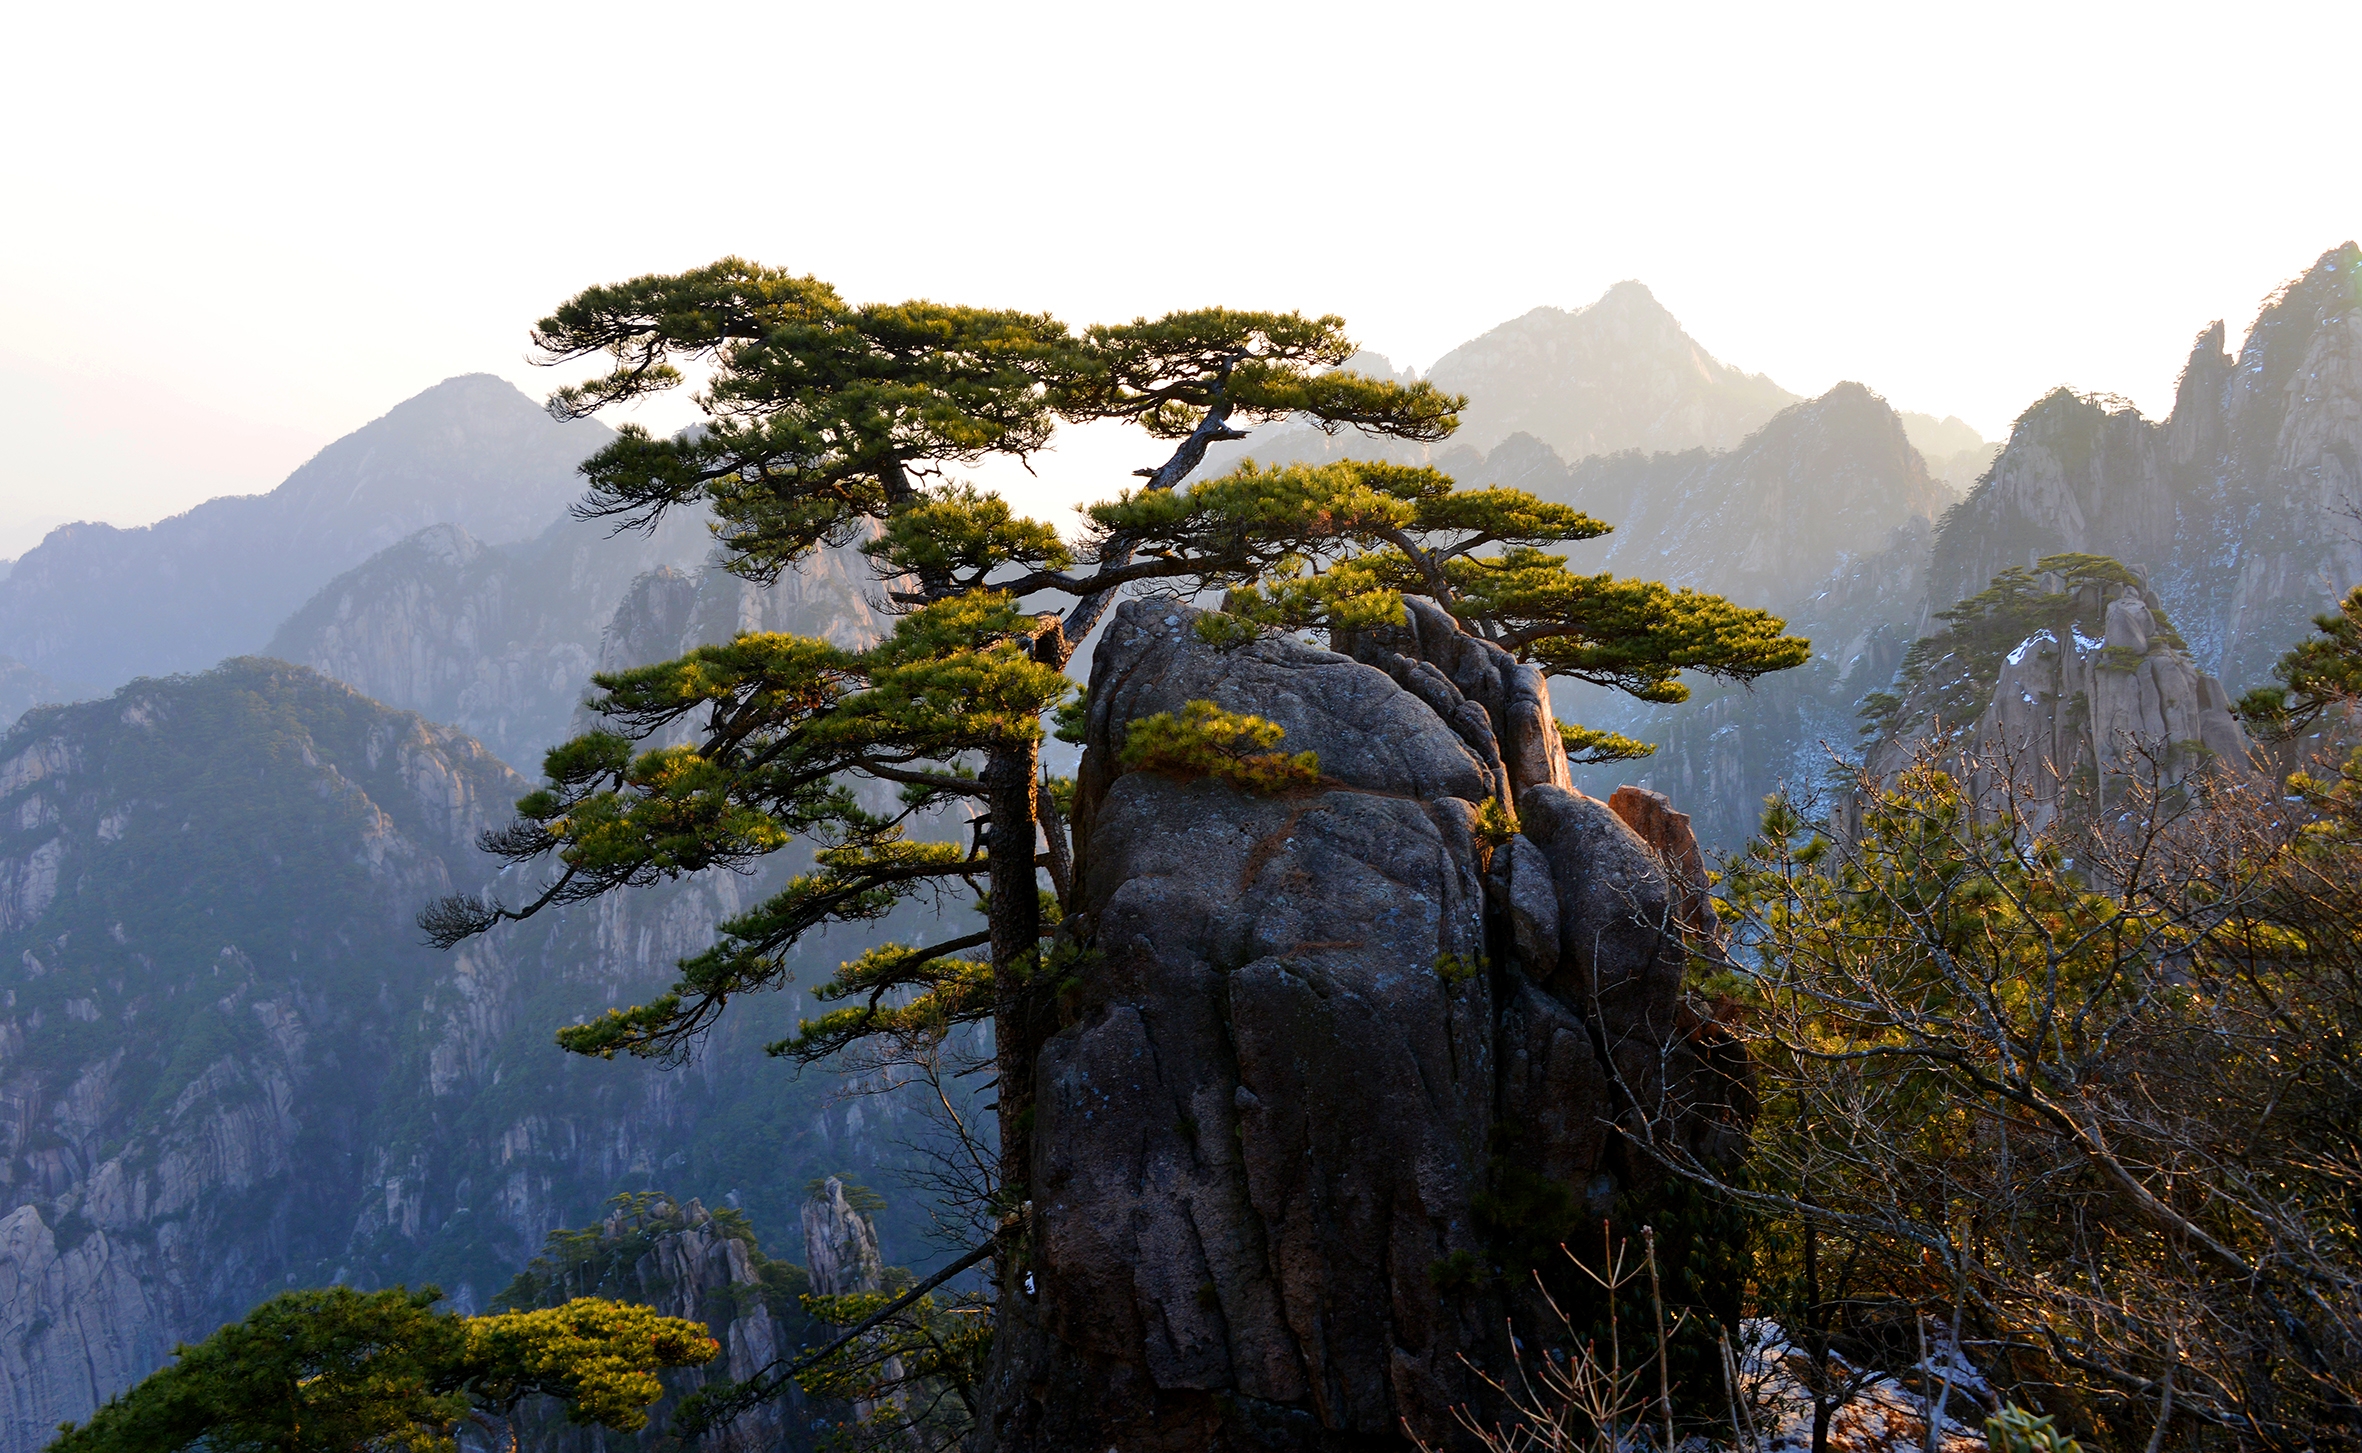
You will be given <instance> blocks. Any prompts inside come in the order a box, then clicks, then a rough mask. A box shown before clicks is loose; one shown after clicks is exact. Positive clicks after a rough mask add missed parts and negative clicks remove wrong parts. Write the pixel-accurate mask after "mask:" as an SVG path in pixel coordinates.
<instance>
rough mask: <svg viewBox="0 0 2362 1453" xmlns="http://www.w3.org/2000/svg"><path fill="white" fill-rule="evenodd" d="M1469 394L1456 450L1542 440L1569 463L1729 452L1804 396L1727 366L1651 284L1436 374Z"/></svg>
mask: <svg viewBox="0 0 2362 1453" xmlns="http://www.w3.org/2000/svg"><path fill="white" fill-rule="evenodd" d="M1427 377H1428V380H1429V381H1430V382H1432V383H1433V384H1435V385H1436V387H1438V388H1442V389H1448V390H1450V391H1452V392H1454V393H1464V394H1466V395H1468V408H1467V410H1466V412H1464V413H1463V414H1462V415H1461V425H1460V432H1459V434H1458V435H1456V436H1455V442H1457V443H1461V444H1465V445H1467V446H1468V447H1470V448H1473V449H1479V450H1489V449H1491V448H1492V447H1493V446H1494V445H1496V444H1498V443H1500V442H1501V441H1502V440H1503V439H1506V438H1508V437H1509V436H1510V435H1511V434H1517V433H1525V434H1531V435H1533V436H1534V437H1535V438H1537V439H1539V440H1541V441H1542V442H1543V443H1545V444H1548V445H1549V446H1550V447H1551V448H1553V449H1555V450H1557V451H1558V453H1559V456H1560V457H1561V458H1565V459H1581V458H1583V457H1585V456H1587V455H1592V454H1613V453H1616V452H1618V451H1620V450H1625V449H1639V450H1644V451H1653V450H1677V449H1687V448H1694V447H1704V448H1708V449H1728V448H1731V447H1732V446H1734V445H1736V444H1737V443H1738V442H1739V441H1740V440H1742V439H1744V438H1745V437H1746V436H1747V435H1748V434H1749V433H1751V432H1753V431H1754V430H1755V429H1756V428H1757V427H1758V426H1760V425H1761V424H1763V423H1764V422H1765V421H1766V420H1768V419H1770V418H1771V416H1772V415H1774V414H1776V413H1778V412H1779V411H1780V410H1782V409H1784V408H1787V407H1788V406H1789V405H1790V404H1793V403H1796V402H1798V399H1797V396H1796V395H1795V394H1792V393H1790V392H1788V391H1787V390H1786V389H1784V388H1781V387H1780V386H1779V385H1778V384H1776V383H1773V382H1772V381H1771V380H1770V379H1768V378H1766V377H1764V376H1763V375H1762V374H1759V373H1746V372H1743V371H1741V370H1739V369H1736V368H1733V367H1731V366H1730V365H1728V364H1726V363H1723V362H1720V361H1719V360H1717V359H1716V358H1715V357H1714V356H1713V355H1712V354H1710V353H1708V352H1707V351H1706V350H1705V349H1704V348H1703V347H1701V346H1699V344H1698V342H1697V340H1695V339H1693V338H1691V337H1690V336H1689V334H1688V333H1687V332H1685V331H1684V330H1683V329H1682V326H1681V324H1680V323H1679V322H1678V321H1677V320H1676V319H1675V318H1674V316H1673V315H1672V314H1671V313H1670V312H1668V311H1666V309H1665V306H1664V305H1663V304H1662V303H1660V302H1658V301H1657V298H1656V295H1655V294H1654V293H1651V292H1650V291H1649V290H1648V288H1647V287H1646V286H1644V285H1643V284H1641V283H1638V282H1633V281H1626V282H1620V283H1617V284H1616V285H1615V286H1614V287H1612V288H1609V289H1608V290H1607V292H1606V293H1605V294H1604V295H1602V296H1601V297H1600V299H1599V300H1598V301H1597V302H1595V303H1592V304H1591V305H1589V306H1588V307H1582V308H1576V309H1573V310H1572V311H1569V310H1567V309H1564V308H1547V307H1545V308H1536V309H1534V310H1533V311H1532V312H1530V313H1527V314H1525V315H1524V316H1523V317H1519V318H1514V319H1511V320H1510V321H1509V322H1506V323H1503V324H1501V325H1500V326H1499V327H1497V328H1494V329H1491V330H1490V331H1488V332H1485V333H1483V334H1480V335H1479V336H1477V337H1475V338H1472V339H1470V340H1469V341H1468V342H1466V343H1463V344H1461V345H1460V346H1459V347H1457V348H1455V349H1453V350H1452V351H1451V352H1449V353H1447V354H1445V355H1444V356H1443V357H1441V358H1439V359H1437V360H1436V362H1435V366H1434V367H1433V368H1431V369H1429V370H1428V371H1427Z"/></svg>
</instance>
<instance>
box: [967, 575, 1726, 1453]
mask: <svg viewBox="0 0 2362 1453" xmlns="http://www.w3.org/2000/svg"><path fill="white" fill-rule="evenodd" d="M1194 614H1195V613H1194V612H1192V611H1190V610H1188V609H1186V608H1181V607H1172V606H1167V605H1163V604H1159V603H1156V602H1153V601H1134V602H1130V603H1128V604H1126V605H1125V606H1123V607H1122V608H1121V609H1120V610H1119V611H1118V612H1117V613H1116V615H1115V618H1114V620H1113V621H1112V622H1111V624H1110V626H1109V627H1108V632H1107V635H1106V637H1105V639H1104V640H1103V641H1102V643H1101V645H1100V648H1099V651H1098V653H1097V656H1096V658H1095V660H1094V663H1093V668H1092V681H1091V709H1090V722H1089V744H1088V746H1087V748H1086V751H1085V755H1084V761H1083V769H1082V776H1081V778H1080V779H1079V784H1080V785H1079V788H1078V792H1077V802H1076V835H1077V842H1078V844H1079V845H1080V849H1081V851H1080V862H1079V865H1078V874H1079V882H1080V889H1079V900H1078V915H1077V918H1076V920H1075V922H1076V924H1077V926H1078V930H1079V936H1080V938H1081V939H1082V940H1083V941H1084V942H1085V943H1087V946H1088V948H1089V949H1090V950H1091V951H1093V952H1095V953H1096V954H1097V955H1099V956H1100V957H1099V961H1098V963H1097V964H1096V966H1095V968H1094V971H1093V972H1092V973H1091V974H1090V975H1089V976H1087V977H1086V978H1085V979H1084V980H1083V982H1082V987H1081V988H1080V990H1079V994H1080V999H1079V1001H1078V1002H1076V1003H1073V1004H1072V1005H1070V1006H1068V1008H1067V1011H1066V1015H1065V1022H1064V1027H1063V1028H1062V1029H1060V1030H1059V1031H1058V1032H1057V1033H1056V1034H1055V1035H1054V1036H1053V1037H1052V1038H1051V1039H1050V1040H1049V1042H1048V1044H1047V1047H1046V1048H1045V1049H1044V1051H1043V1053H1042V1056H1041V1059H1040V1067H1039V1074H1038V1076H1037V1079H1036V1086H1035V1089H1036V1095H1037V1102H1036V1117H1037V1118H1036V1127H1037V1128H1036V1131H1035V1140H1034V1147H1035V1155H1036V1157H1037V1166H1038V1170H1037V1179H1038V1184H1037V1185H1036V1186H1035V1187H1034V1188H1033V1206H1032V1221H1031V1230H1032V1233H1033V1241H1032V1259H1031V1261H1030V1262H1029V1263H1028V1265H1027V1267H1026V1271H1027V1272H1028V1274H1030V1275H1031V1277H1032V1278H1033V1281H1032V1283H1031V1285H1032V1286H1033V1288H1034V1289H1035V1292H1036V1295H1035V1296H1034V1297H1033V1298H1031V1299H1027V1298H1025V1297H1023V1296H1018V1297H1014V1298H1011V1299H1009V1301H1008V1302H1006V1303H1004V1316H1005V1317H1007V1318H1008V1319H1009V1332H1008V1334H1007V1335H1006V1336H1005V1337H1004V1338H1003V1339H1002V1343H1001V1345H1000V1347H999V1349H998V1350H997V1352H996V1356H997V1358H998V1362H997V1363H996V1366H995V1369H994V1371H993V1378H992V1384H991V1388H990V1392H989V1401H990V1403H991V1406H992V1420H991V1424H990V1426H989V1428H988V1429H987V1432H986V1434H985V1435H984V1436H985V1438H986V1441H987V1443H988V1445H989V1446H991V1447H994V1448H999V1449H1007V1450H1017V1449H1025V1450H1034V1449H1053V1448H1057V1449H1067V1448H1085V1447H1091V1448H1097V1447H1108V1446H1114V1447H1121V1448H1125V1449H1162V1448H1172V1449H1233V1448H1241V1449H1243V1448H1250V1447H1251V1448H1321V1449H1330V1448H1337V1449H1342V1448H1348V1447H1351V1448H1357V1449H1358V1448H1392V1447H1407V1446H1408V1444H1407V1441H1406V1440H1404V1439H1403V1437H1402V1432H1401V1429H1402V1426H1403V1422H1404V1420H1408V1423H1409V1425H1410V1426H1411V1427H1412V1428H1413V1429H1414V1430H1416V1431H1417V1432H1418V1433H1419V1434H1420V1435H1421V1436H1424V1437H1427V1438H1429V1439H1430V1440H1431V1441H1439V1442H1446V1443H1448V1442H1450V1441H1451V1440H1452V1438H1453V1437H1454V1434H1453V1431H1452V1422H1451V1417H1450V1414H1449V1409H1450V1408H1452V1407H1454V1406H1457V1405H1461V1404H1473V1405H1476V1406H1479V1407H1481V1406H1483V1405H1484V1400H1485V1397H1486V1393H1485V1390H1484V1386H1483V1384H1482V1382H1481V1381H1480V1380H1479V1379H1478V1378H1477V1377H1476V1376H1475V1375H1474V1374H1473V1373H1472V1372H1471V1371H1470V1369H1469V1367H1468V1365H1467V1364H1465V1363H1463V1361H1462V1358H1463V1356H1465V1357H1466V1358H1468V1359H1470V1360H1471V1361H1473V1362H1474V1363H1475V1364H1476V1365H1477V1366H1478V1367H1480V1368H1490V1369H1493V1370H1496V1371H1505V1370H1506V1366H1507V1363H1506V1359H1507V1357H1508V1356H1509V1349H1508V1347H1507V1345H1506V1343H1505V1341H1504V1340H1503V1339H1504V1334H1503V1333H1502V1331H1501V1327H1502V1322H1501V1317H1502V1314H1503V1311H1504V1303H1503V1302H1502V1301H1501V1299H1500V1297H1499V1296H1498V1295H1497V1294H1494V1293H1489V1292H1482V1291H1477V1290H1472V1289H1462V1290H1447V1289H1446V1286H1445V1282H1446V1281H1448V1278H1444V1279H1440V1280H1439V1278H1438V1276H1437V1275H1436V1274H1435V1269H1436V1268H1437V1267H1438V1266H1439V1265H1440V1266H1450V1265H1453V1264H1455V1263H1454V1258H1455V1257H1457V1258H1460V1259H1461V1260H1462V1261H1472V1260H1478V1259H1483V1258H1485V1257H1487V1256H1489V1255H1490V1254H1491V1251H1490V1248H1489V1246H1488V1243H1487V1241H1486V1233H1485V1231H1484V1230H1483V1227H1482V1225H1481V1224H1480V1220H1481V1218H1480V1217H1479V1215H1478V1214H1477V1210H1476V1205H1475V1200H1474V1198H1475V1197H1476V1196H1477V1195H1478V1194H1479V1193H1480V1192H1481V1191H1482V1190H1483V1189H1484V1188H1485V1187H1486V1186H1487V1185H1488V1184H1489V1181H1490V1178H1491V1177H1492V1176H1493V1175H1494V1174H1495V1164H1494V1156H1495V1153H1496V1150H1497V1148H1498V1146H1499V1144H1500V1143H1501V1142H1500V1139H1499V1136H1500V1134H1501V1133H1502V1132H1504V1131H1506V1132H1509V1133H1512V1134H1514V1135H1515V1136H1516V1137H1517V1138H1518V1140H1519V1143H1520V1144H1521V1145H1522V1146H1523V1147H1524V1151H1523V1152H1522V1153H1523V1154H1524V1156H1525V1157H1526V1158H1527V1159H1528V1160H1530V1161H1531V1162H1532V1163H1534V1164H1539V1165H1542V1166H1545V1167H1547V1168H1548V1172H1549V1174H1550V1175H1552V1176H1553V1177H1554V1178H1555V1179H1556V1180H1558V1181H1559V1182H1561V1183H1563V1185H1564V1186H1565V1187H1566V1188H1567V1189H1568V1191H1569V1192H1570V1194H1571V1195H1572V1196H1573V1197H1574V1198H1575V1199H1576V1200H1577V1201H1578V1202H1588V1203H1590V1204H1593V1205H1596V1206H1600V1207H1603V1208H1604V1207H1606V1206H1608V1205H1612V1204H1613V1203H1614V1200H1615V1197H1616V1196H1617V1195H1618V1193H1619V1192H1620V1191H1621V1190H1624V1189H1626V1188H1629V1187H1630V1186H1631V1185H1633V1184H1634V1182H1635V1179H1636V1177H1637V1176H1639V1172H1638V1171H1637V1170H1636V1168H1635V1167H1634V1166H1632V1165H1630V1164H1628V1163H1627V1162H1626V1161H1625V1159H1624V1157H1623V1155H1622V1153H1621V1151H1620V1149H1619V1148H1618V1147H1616V1146H1615V1145H1613V1144H1612V1142H1611V1139H1610V1136H1609V1133H1608V1127H1609V1125H1610V1124H1611V1123H1612V1122H1613V1121H1614V1120H1615V1119H1616V1118H1617V1117H1618V1116H1619V1115H1637V1114H1648V1115H1653V1116H1657V1117H1660V1118H1661V1119H1663V1120H1665V1121H1667V1122H1670V1123H1676V1124H1680V1125H1683V1126H1689V1125H1692V1124H1693V1123H1694V1124H1695V1125H1698V1126H1703V1125H1705V1124H1707V1123H1708V1122H1711V1121H1715V1120H1717V1119H1721V1120H1729V1119H1731V1116H1730V1113H1729V1112H1728V1110H1727V1108H1726V1107H1718V1106H1715V1105H1709V1104H1706V1103H1704V1101H1705V1100H1707V1099H1710V1098H1711V1097H1710V1096H1707V1095H1705V1094H1704V1093H1703V1091H1704V1088H1705V1079H1706V1077H1705V1076H1704V1075H1703V1074H1701V1073H1700V1072H1699V1071H1698V1066H1697V1063H1696V1061H1695V1056H1694V1054H1693V1053H1692V1052H1691V1050H1690V1049H1688V1048H1687V1047H1686V1045H1685V1041H1684V1039H1683V1035H1682V1031H1681V1017H1682V1016H1681V1003H1680V982H1679V980H1680V967H1681V962H1682V956H1681V952H1680V948H1679V940H1678V936H1677V934H1676V933H1674V932H1673V931H1671V924H1670V920H1669V918H1668V914H1669V911H1670V904H1671V897H1670V894H1671V889H1670V887H1669V883H1668V880H1667V877H1666V875H1665V873H1664V871H1663V869H1662V867H1661V865H1660V863H1659V859H1658V856H1657V854H1656V853H1654V852H1652V851H1651V849H1650V848H1649V847H1648V845H1647V844H1646V843H1644V842H1643V841H1642V840H1641V839H1640V838H1639V837H1638V836H1637V835H1636V834H1635V833H1634V832H1633V831H1632V830H1631V829H1630V828H1629V827H1628V826H1626V825H1625V823H1624V822H1623V821H1622V820H1621V819H1620V818H1618V817H1617V816H1616V815H1615V814H1614V813H1612V812H1610V811H1609V810H1608V809H1607V808H1606V807H1605V806H1604V805H1603V804H1601V803H1599V802H1597V801H1594V800H1592V799H1590V798H1587V797H1584V796H1583V795H1581V794H1580V793H1576V792H1574V791H1572V790H1570V789H1569V788H1568V787H1566V786H1565V785H1564V781H1565V767H1564V758H1563V755H1554V749H1555V748H1556V744H1557V734H1556V732H1555V731H1549V730H1543V729H1542V728H1544V727H1546V726H1547V722H1548V717H1547V708H1546V703H1545V702H1544V700H1543V698H1542V697H1541V696H1540V693H1539V692H1538V691H1537V690H1535V689H1534V686H1535V683H1532V682H1529V681H1527V680H1525V679H1524V674H1523V673H1522V671H1521V670H1520V668H1517V667H1516V666H1515V664H1514V663H1513V662H1510V661H1509V660H1508V659H1507V658H1506V657H1505V656H1503V655H1502V654H1501V653H1499V652H1498V651H1497V650H1495V649H1494V648H1491V647H1489V646H1487V645H1486V644H1485V643H1483V642H1479V641H1475V640H1473V639H1471V638H1468V637H1465V636H1459V635H1457V634H1456V633H1453V634H1451V635H1448V636H1447V635H1446V634H1445V630H1446V629H1448V626H1449V623H1448V621H1447V620H1444V619H1443V618H1441V616H1440V613H1434V614H1433V615H1432V616H1431V615H1430V614H1429V613H1425V612H1421V613H1418V614H1414V615H1413V616H1412V618H1411V620H1410V621H1409V622H1408V623H1407V624H1406V625H1405V626H1404V627H1403V628H1401V629H1399V630H1396V631H1391V632H1386V633H1371V634H1369V635H1365V636H1363V637H1362V638H1360V639H1358V640H1355V641H1351V642H1347V643H1342V644H1346V645H1347V646H1348V647H1349V648H1350V650H1351V651H1352V652H1353V654H1352V655H1346V654H1341V653H1338V652H1332V651H1323V650H1317V649H1314V648H1312V647H1310V646H1306V645H1303V644H1301V643H1299V642H1296V641H1294V640H1292V639H1289V638H1284V637H1265V638H1262V639H1260V640H1257V641H1254V642H1252V643H1249V644H1246V645H1243V646H1239V647H1236V648H1233V649H1217V648H1215V647H1211V646H1208V645H1206V644H1204V643H1203V642H1202V641H1201V639H1200V638H1199V637H1198V636H1197V634H1196V633H1195V631H1194V630H1193V629H1192V628H1191V620H1192V618H1193V616H1194ZM1373 663H1382V664H1373ZM1197 699H1207V700H1212V701H1214V702H1216V703H1217V704H1219V705H1221V706H1223V707H1225V708H1226V709H1230V710H1236V711H1250V712H1254V713H1256V714H1258V715H1261V716H1264V717H1267V718H1269V719H1270V720H1273V721H1275V722H1278V723H1279V724H1280V725H1281V726H1282V727H1283V728H1284V729H1285V731H1286V733H1287V735H1286V746H1287V748H1288V749H1289V750H1302V749H1305V748H1311V749H1313V750H1315V751H1317V752H1318V753H1319V756H1320V762H1321V769H1322V772H1323V781H1322V782H1321V784H1320V785H1319V786H1317V787H1315V788H1310V789H1306V790H1302V791H1299V792H1295V793H1291V794H1289V795H1285V796H1280V797H1258V796H1252V795H1247V794H1244V793H1241V792H1239V791H1237V790H1235V789H1233V788H1231V787H1229V786H1227V785H1224V784H1221V783H1218V782H1215V781H1211V780H1197V781H1179V780H1174V779H1172V778H1168V777H1165V776H1161V775H1156V774H1151V773H1141V772H1124V771H1122V770H1121V769H1120V766H1119V764H1118V762H1117V760H1116V752H1117V750H1118V748H1119V746H1120V744H1121V742H1122V740H1123V736H1124V732H1125V730H1126V728H1127V725H1128V723H1130V722H1132V721H1134V720H1136V719H1138V718H1139V717H1141V716H1143V715H1147V714H1151V713H1155V712H1160V711H1178V710H1179V709H1180V708H1181V707H1182V706H1183V705H1184V704H1185V703H1187V702H1189V701H1191V700H1197ZM1509 793H1514V796H1515V801H1516V808H1517V811H1518V813H1519V815H1520V816H1521V818H1522V819H1523V820H1524V822H1525V824H1526V832H1525V834H1524V835H1512V836H1510V837H1509V838H1508V839H1507V840H1506V841H1505V842H1503V843H1501V844H1499V845H1498V846H1495V847H1490V848H1488V847H1487V845H1486V844H1485V843H1484V842H1483V841H1482V840H1481V839H1480V838H1479V837H1478V836H1477V829H1478V822H1479V819H1478V813H1479V809H1480V807H1481V805H1482V804H1483V803H1485V802H1486V801H1487V800H1488V799H1491V798H1493V797H1495V796H1496V795H1506V794H1509ZM1668 1066H1672V1068H1671V1069H1670V1070H1669V1069H1668Z"/></svg>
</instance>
